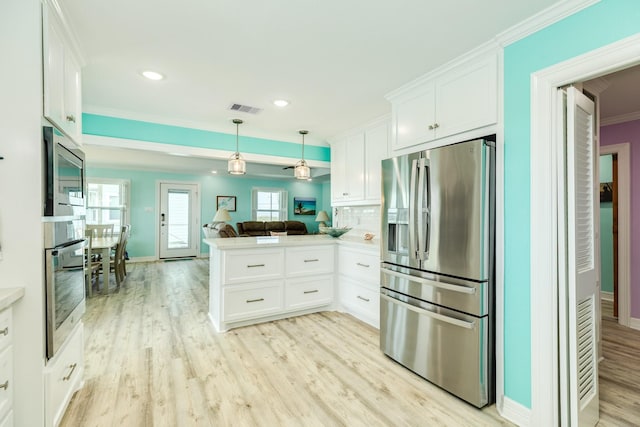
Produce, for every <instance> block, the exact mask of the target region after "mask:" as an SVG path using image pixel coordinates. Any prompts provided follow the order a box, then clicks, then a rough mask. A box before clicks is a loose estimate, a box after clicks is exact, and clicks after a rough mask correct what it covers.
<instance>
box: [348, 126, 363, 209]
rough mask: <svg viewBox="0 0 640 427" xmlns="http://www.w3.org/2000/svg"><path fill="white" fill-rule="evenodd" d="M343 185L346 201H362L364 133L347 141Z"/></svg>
mask: <svg viewBox="0 0 640 427" xmlns="http://www.w3.org/2000/svg"><path fill="white" fill-rule="evenodd" d="M345 152H346V156H345V158H344V159H343V161H344V162H345V168H344V169H345V181H346V182H345V184H346V188H347V195H346V198H345V199H346V200H362V199H364V174H365V171H364V132H359V133H357V134H355V135H352V136H350V137H349V138H348V139H347V146H346V149H345Z"/></svg>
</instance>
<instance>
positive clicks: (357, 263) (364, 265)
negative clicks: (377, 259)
mask: <svg viewBox="0 0 640 427" xmlns="http://www.w3.org/2000/svg"><path fill="white" fill-rule="evenodd" d="M356 265H359V266H360V267H365V268H369V267H370V266H369V264H363V263H361V262H356Z"/></svg>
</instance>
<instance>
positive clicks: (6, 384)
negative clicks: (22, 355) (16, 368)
mask: <svg viewBox="0 0 640 427" xmlns="http://www.w3.org/2000/svg"><path fill="white" fill-rule="evenodd" d="M0 388H1V389H3V390H7V389H8V388H9V380H6V381H5V382H4V384H0Z"/></svg>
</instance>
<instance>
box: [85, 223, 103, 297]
mask: <svg viewBox="0 0 640 427" xmlns="http://www.w3.org/2000/svg"><path fill="white" fill-rule="evenodd" d="M84 235H85V237H86V238H87V246H86V249H85V255H84V266H85V276H84V286H85V292H86V294H87V296H88V297H91V296H92V295H93V280H94V278H95V284H96V287H97V286H98V282H99V281H100V266H101V265H102V263H101V262H100V261H97V260H94V259H93V254H92V253H91V247H92V241H93V231H89V230H85V233H84Z"/></svg>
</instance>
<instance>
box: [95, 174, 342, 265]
mask: <svg viewBox="0 0 640 427" xmlns="http://www.w3.org/2000/svg"><path fill="white" fill-rule="evenodd" d="M87 176H88V177H89V179H91V178H114V179H127V180H129V181H130V183H131V184H130V189H129V192H130V196H129V203H130V221H131V237H130V238H129V242H128V243H127V252H128V253H129V255H130V256H131V257H134V258H135V257H153V256H156V255H157V254H156V252H155V251H156V249H155V248H156V239H157V237H158V217H159V212H158V211H157V209H158V205H159V202H158V197H159V195H158V188H157V182H158V181H176V182H189V183H199V184H200V191H201V194H200V201H201V208H200V218H201V220H200V221H201V224H207V223H210V222H211V220H212V219H213V216H214V215H215V212H216V196H236V197H237V199H236V212H230V215H231V221H229V223H230V224H232V225H233V227H234V228H236V222H241V221H250V220H251V190H252V189H253V188H254V187H270V188H284V189H285V190H287V191H288V198H289V200H288V209H289V213H288V215H289V219H290V220H296V221H302V222H304V223H305V224H306V225H307V229H308V230H309V232H316V231H318V224H317V223H316V222H315V219H316V217H315V215H314V216H308V215H294V213H293V207H294V206H293V198H294V197H315V199H316V207H317V209H325V210H327V209H329V210H330V209H331V199H324V198H323V194H324V192H325V190H324V187H325V184H323V183H313V182H307V181H297V180H294V179H291V180H266V179H255V178H245V177H232V176H229V175H222V176H218V175H206V176H200V175H188V174H177V173H167V172H156V171H135V170H123V169H102V168H89V169H88V170H87ZM149 208H150V209H149ZM200 237H201V238H202V237H204V235H203V234H202V232H200ZM208 251H209V247H208V246H206V245H204V244H201V248H200V252H201V253H207V252H208Z"/></svg>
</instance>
